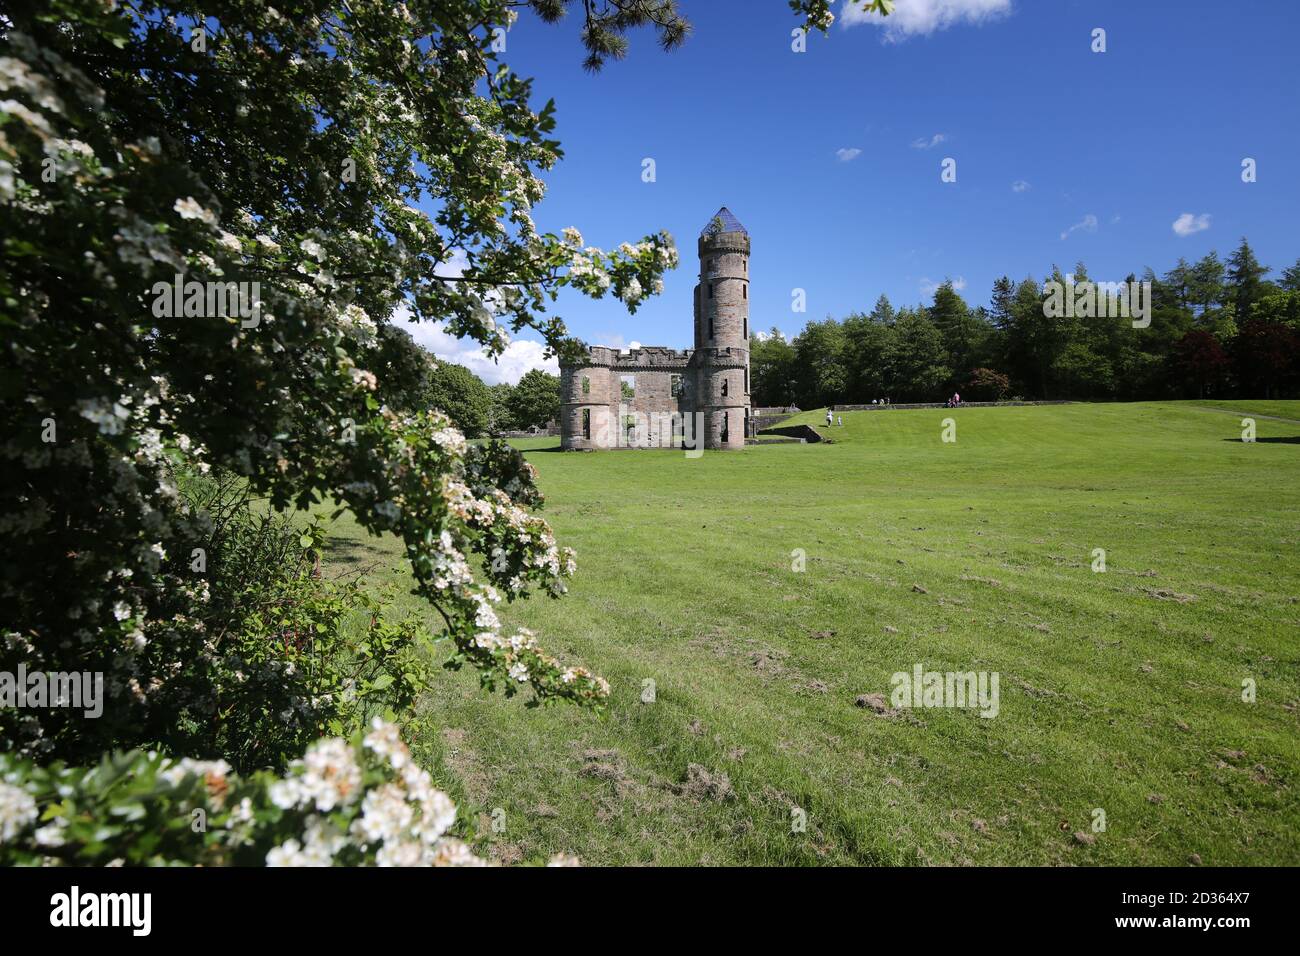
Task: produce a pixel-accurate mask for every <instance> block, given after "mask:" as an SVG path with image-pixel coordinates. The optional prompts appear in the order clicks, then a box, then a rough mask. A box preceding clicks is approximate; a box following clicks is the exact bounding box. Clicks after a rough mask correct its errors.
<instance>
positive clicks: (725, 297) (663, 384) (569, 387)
mask: <svg viewBox="0 0 1300 956" xmlns="http://www.w3.org/2000/svg"><path fill="white" fill-rule="evenodd" d="M698 249H699V259H700V274H699V282H698V283H697V284H696V286H695V347H694V348H692V349H682V350H677V349H669V348H660V347H655V346H648V347H642V348H636V349H630V350H628V351H620V350H619V349H614V348H606V347H603V346H595V347H593V348H591V349H590V350H589V351H588V355H587V357H586V358H585V359H584V360H582V361H581V363H579V364H574V365H570V364H567V363H566V364H565V365H562V366H561V368H560V402H561V407H560V445H561V447H562V448H565V449H567V450H575V451H577V450H584V451H591V450H597V449H609V448H685V449H687V450H704V449H716V450H732V449H738V448H743V447H744V446H745V438H746V436H747V435H748V434H749V431H750V402H749V233H748V232H747V231H746V229H745V227H744V226H742V225H741V224H740V220H738V219H737V218H736V217H735V216H734V215H732V214H731V211H730V210H728V209H727V208H726V207H725V206H724V207H723V208H722V209H720V210H718V214H717V215H716V216H714V217H713V218H712V219H711V220H709V224H708V225H707V226H706V227H705V229H704V231H703V232H702V233H701V234H700V239H699V244H698Z"/></svg>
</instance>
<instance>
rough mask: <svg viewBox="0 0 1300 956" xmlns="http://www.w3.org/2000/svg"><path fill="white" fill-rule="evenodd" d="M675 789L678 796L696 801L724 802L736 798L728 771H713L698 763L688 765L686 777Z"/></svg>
mask: <svg viewBox="0 0 1300 956" xmlns="http://www.w3.org/2000/svg"><path fill="white" fill-rule="evenodd" d="M674 789H675V791H676V793H677V795H678V796H681V797H685V798H686V799H688V800H691V801H693V802H694V803H703V802H705V801H706V800H712V801H716V802H718V803H722V802H725V801H727V800H734V799H736V791H735V790H733V789H732V787H731V778H730V777H728V776H727V773H726V771H724V770H718V771H714V772H711V771H709V770H708V769H707V768H706V767H703V766H701V765H700V764H698V763H692V764H687V765H686V779H685V780H684V781H682V782H681V783H680V784H678V785H677V786H676V787H675V788H674Z"/></svg>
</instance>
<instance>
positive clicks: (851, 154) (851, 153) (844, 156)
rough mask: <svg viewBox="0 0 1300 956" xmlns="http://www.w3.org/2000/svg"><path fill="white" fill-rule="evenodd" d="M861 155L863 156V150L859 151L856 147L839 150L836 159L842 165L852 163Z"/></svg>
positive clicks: (836, 152)
mask: <svg viewBox="0 0 1300 956" xmlns="http://www.w3.org/2000/svg"><path fill="white" fill-rule="evenodd" d="M861 155H862V150H860V149H857V148H856V147H848V148H846V149H837V150H836V151H835V158H836V159H838V160H839V161H840V162H841V163H851V162H853V161H854V160H855V159H857V158H858V157H859V156H861Z"/></svg>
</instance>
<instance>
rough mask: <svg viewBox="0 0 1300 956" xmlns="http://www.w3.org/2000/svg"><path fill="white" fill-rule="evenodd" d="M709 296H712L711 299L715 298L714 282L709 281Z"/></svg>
mask: <svg viewBox="0 0 1300 956" xmlns="http://www.w3.org/2000/svg"><path fill="white" fill-rule="evenodd" d="M709 298H710V299H712V298H713V283H712V282H710V283H709Z"/></svg>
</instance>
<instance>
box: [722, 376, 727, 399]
mask: <svg viewBox="0 0 1300 956" xmlns="http://www.w3.org/2000/svg"><path fill="white" fill-rule="evenodd" d="M722 394H723V396H724V397H725V396H726V394H727V378H726V377H725V376H724V377H723V379H722Z"/></svg>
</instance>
